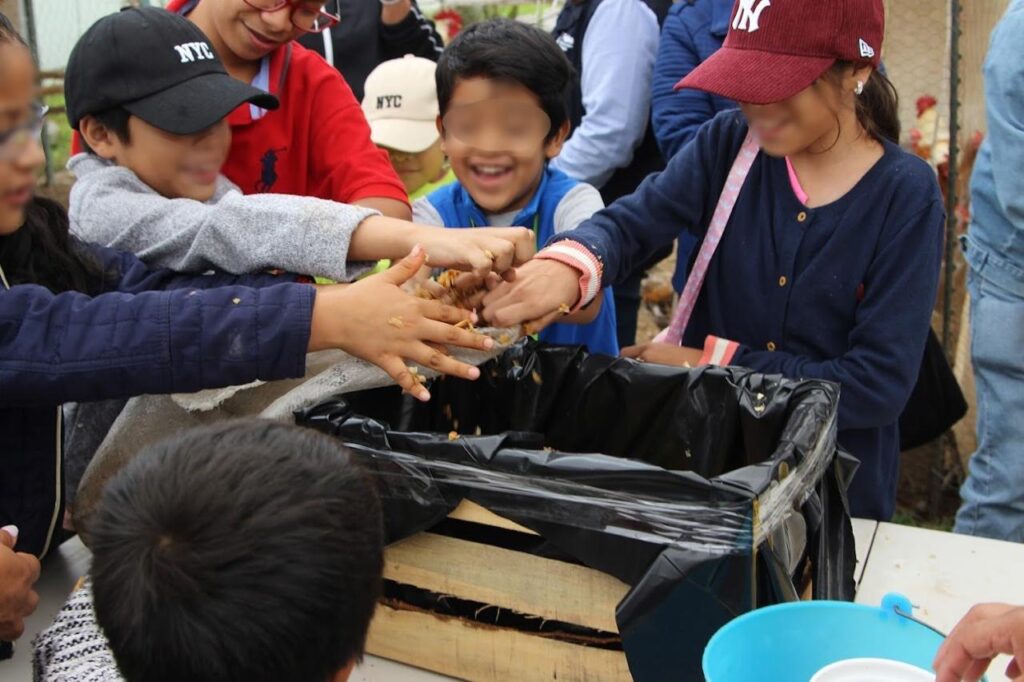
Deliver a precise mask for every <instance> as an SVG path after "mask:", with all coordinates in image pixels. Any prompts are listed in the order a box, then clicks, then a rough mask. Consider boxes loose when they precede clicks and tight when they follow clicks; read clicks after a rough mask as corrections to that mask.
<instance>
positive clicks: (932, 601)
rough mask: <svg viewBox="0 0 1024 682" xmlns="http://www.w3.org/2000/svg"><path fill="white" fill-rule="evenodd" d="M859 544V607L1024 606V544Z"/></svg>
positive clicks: (67, 552)
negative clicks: (892, 603)
mask: <svg viewBox="0 0 1024 682" xmlns="http://www.w3.org/2000/svg"><path fill="white" fill-rule="evenodd" d="M853 532H854V537H855V539H856V544H857V561H858V563H857V569H856V572H855V578H856V580H857V583H858V592H857V601H858V602H859V603H863V604H870V605H874V606H876V605H878V604H879V603H881V599H882V596H883V595H885V594H886V593H887V592H902V593H903V594H904V595H906V596H907V597H908V598H909V599H910V600H911V601H912V602H913V604H914V605H915V609H916V610H915V615H916V616H917V617H919V618H920V619H921V620H923V621H925V622H927V623H929V624H930V625H933V626H934V627H936V628H938V629H940V630H943V631H946V632H948V631H949V630H950V629H952V627H953V626H954V625H955V624H956V622H957V621H958V620H959V619H960V617H961V616H963V614H964V613H966V612H967V610H968V609H969V608H970V607H971V606H972V605H974V604H976V603H978V602H984V601H1006V602H1012V603H1017V604H1024V579H1021V577H1020V576H1021V575H1022V573H1021V569H1022V568H1024V545H1018V544H1011V543H1006V542H997V541H994V540H984V539H980V538H971V537H965V536H961V535H953V534H951V533H940V532H937V531H930V530H923V529H920V528H910V527H907V526H897V525H893V524H889V523H882V524H879V523H876V522H874V521H865V520H863V519H854V522H853ZM89 560H90V555H89V552H88V550H87V549H85V547H83V546H82V544H81V543H80V542H79V541H78V539H77V538H76V539H74V540H71V541H69V542H66V543H64V545H63V546H61V547H60V548H59V550H58V551H57V553H56V555H55V556H52V557H50V558H49V559H48V560H47V561H46V564H45V566H44V570H43V574H42V577H41V578H40V580H39V583H38V586H37V590H38V591H39V596H40V603H39V608H38V609H37V610H36V612H35V614H33V615H32V617H30V618H29V619H28V621H27V622H26V634H25V636H24V637H23V638H22V640H21V644H20V645H19V646H18V647H17V648H16V650H15V655H14V659H13V660H12V661H6V662H3V663H0V682H15V681H18V682H22V681H24V680H30V679H32V651H31V642H32V638H33V637H34V636H35V634H36V633H37V632H39V631H40V630H42V629H44V628H45V627H46V626H47V625H49V623H50V622H51V621H52V620H53V618H54V616H55V615H56V613H57V611H58V610H59V609H60V607H61V606H62V605H63V603H64V600H65V599H66V598H67V595H68V593H69V592H70V591H71V588H72V587H73V586H74V584H75V582H76V581H77V580H78V578H79V577H80V576H82V575H84V574H85V573H86V572H87V571H88V567H89ZM1007 662H1008V660H1007V659H1005V658H1003V659H999V660H997V662H996V663H995V664H994V665H993V667H992V671H991V672H990V674H989V679H990V680H992V681H993V682H1001V681H1002V680H1005V679H1006V678H1005V677H1004V676H1003V675H1002V671H1003V670H1005V668H1006V663H1007ZM448 679H450V678H447V677H443V676H441V675H435V674H434V673H430V672H427V671H424V670H419V669H417V668H411V667H409V666H405V665H401V664H398V663H394V662H392V661H387V660H383V659H379V658H375V657H373V656H367V657H366V659H365V660H364V662H363V665H362V666H360V667H359V668H358V669H357V670H356V672H355V674H354V675H353V676H352V680H353V682H377V681H385V680H386V681H387V682H440V681H443V680H448Z"/></svg>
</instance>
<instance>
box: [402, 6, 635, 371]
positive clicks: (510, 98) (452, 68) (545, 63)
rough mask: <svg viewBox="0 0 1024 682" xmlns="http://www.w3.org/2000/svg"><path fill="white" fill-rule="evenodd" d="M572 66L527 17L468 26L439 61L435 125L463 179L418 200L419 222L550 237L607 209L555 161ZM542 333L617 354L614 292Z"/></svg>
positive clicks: (546, 337)
mask: <svg viewBox="0 0 1024 682" xmlns="http://www.w3.org/2000/svg"><path fill="white" fill-rule="evenodd" d="M571 71H572V69H571V67H570V65H569V62H568V61H567V60H566V58H565V55H564V54H562V51H561V50H560V49H559V47H558V45H557V44H555V41H554V39H552V38H551V37H550V36H549V35H547V34H546V33H544V32H543V31H541V30H540V29H537V28H534V27H532V26H528V25H526V24H523V23H522V22H518V21H512V20H507V19H499V20H495V21H485V22H482V23H479V24H474V25H473V26H470V27H469V28H468V29H466V30H465V31H463V32H462V33H460V34H459V35H458V37H457V38H456V39H455V40H454V41H452V44H451V45H449V46H448V48H447V49H446V50H445V52H444V54H443V55H442V56H441V60H440V62H438V65H437V95H438V103H439V106H440V116H439V117H438V122H437V125H438V128H439V129H440V131H441V140H442V143H443V149H444V152H445V153H446V154H447V155H448V159H449V160H450V162H451V165H452V170H453V171H454V172H455V176H456V177H457V178H458V182H456V183H454V184H452V185H449V186H447V187H443V188H441V189H439V190H437V191H435V192H434V193H432V194H431V195H430V196H428V197H425V198H423V199H420V200H419V201H417V202H416V203H415V205H414V215H415V219H416V221H417V222H422V223H427V224H431V225H445V226H446V227H467V226H468V227H483V226H487V225H520V226H523V227H530V228H532V229H533V231H534V232H535V233H536V237H537V240H538V242H539V243H544V242H546V241H548V240H549V239H551V237H553V236H554V235H556V234H559V233H562V232H565V231H567V230H571V229H573V228H575V227H576V226H577V225H579V224H580V223H581V222H583V221H584V220H586V219H587V218H589V217H590V216H591V215H593V214H594V213H595V212H596V211H599V210H600V209H601V208H602V207H603V204H602V202H601V195H600V194H599V193H598V191H597V190H596V189H594V188H593V187H591V186H590V185H587V184H584V183H580V182H577V181H575V180H572V179H571V178H569V176H567V175H565V174H564V173H562V172H561V171H558V170H556V169H554V168H552V167H551V166H550V165H549V163H548V162H549V161H550V160H551V159H552V158H554V157H555V156H557V155H558V152H559V150H560V149H561V148H562V143H563V142H565V138H566V136H567V135H568V133H569V121H568V116H567V113H566V105H565V91H566V88H567V87H568V85H569V78H570V74H571ZM594 284H595V285H596V284H597V282H596V281H595V282H594ZM594 294H595V296H593V297H591V299H592V300H593V299H594V298H596V294H597V291H596V290H595V292H594ZM588 303H590V301H588ZM540 338H541V340H543V341H547V342H549V343H557V344H570V345H571V344H583V345H586V346H587V347H588V348H589V350H590V351H591V352H592V353H604V354H607V355H613V356H614V355H618V351H619V347H618V343H617V341H616V336H615V310H614V306H613V305H612V299H611V295H610V294H609V293H607V292H605V293H604V294H602V297H601V299H598V300H596V301H595V302H594V305H592V306H588V307H587V308H586V309H585V310H582V311H581V312H580V313H579V314H577V315H574V316H572V317H569V318H567V319H566V323H561V324H556V325H553V326H552V327H551V328H549V329H545V330H544V331H543V332H542V333H541V335H540Z"/></svg>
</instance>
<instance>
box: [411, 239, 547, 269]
mask: <svg viewBox="0 0 1024 682" xmlns="http://www.w3.org/2000/svg"><path fill="white" fill-rule="evenodd" d="M417 241H418V242H419V243H420V244H422V245H423V248H424V249H425V250H426V252H427V253H428V254H429V255H430V266H431V267H439V268H450V269H453V270H468V271H471V272H472V273H473V274H475V275H477V276H478V277H485V276H486V275H487V273H489V272H496V273H498V274H499V275H502V274H505V273H511V272H512V268H514V267H516V266H517V265H522V264H523V263H525V262H526V261H528V260H530V259H531V258H532V257H533V254H534V253H535V252H536V250H537V245H536V241H535V239H534V236H533V232H532V231H530V230H528V229H526V228H525V227H480V228H473V229H465V230H457V229H454V230H453V229H449V228H443V227H431V228H423V232H422V233H421V234H418V235H417Z"/></svg>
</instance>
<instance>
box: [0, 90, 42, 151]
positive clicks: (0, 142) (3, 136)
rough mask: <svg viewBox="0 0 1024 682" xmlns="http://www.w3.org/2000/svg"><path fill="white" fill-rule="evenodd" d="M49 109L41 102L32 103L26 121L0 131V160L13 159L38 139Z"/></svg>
mask: <svg viewBox="0 0 1024 682" xmlns="http://www.w3.org/2000/svg"><path fill="white" fill-rule="evenodd" d="M49 110H50V108H49V107H46V106H43V105H42V104H38V103H37V104H33V105H32V117H31V118H30V119H29V120H28V121H26V122H24V123H22V124H21V125H18V126H15V127H13V128H11V129H10V130H8V131H7V132H4V133H0V161H13V160H15V159H16V158H18V156H19V155H21V153H22V152H24V151H25V147H26V146H28V145H29V144H32V143H35V142H38V141H39V136H40V135H41V134H42V132H43V123H44V120H45V119H46V113H47V112H48V111H49Z"/></svg>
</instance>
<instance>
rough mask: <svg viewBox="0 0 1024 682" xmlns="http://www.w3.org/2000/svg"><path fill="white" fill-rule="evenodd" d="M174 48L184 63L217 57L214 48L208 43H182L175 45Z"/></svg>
mask: <svg viewBox="0 0 1024 682" xmlns="http://www.w3.org/2000/svg"><path fill="white" fill-rule="evenodd" d="M174 49H175V50H176V51H177V52H178V56H179V57H181V63H182V64H187V63H189V62H196V61H202V60H204V59H216V58H217V57H216V56H214V54H213V50H211V49H210V46H209V45H207V44H206V43H201V42H200V43H182V44H181V45H175V46H174Z"/></svg>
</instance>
